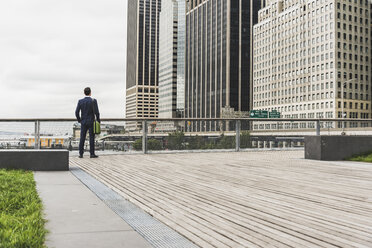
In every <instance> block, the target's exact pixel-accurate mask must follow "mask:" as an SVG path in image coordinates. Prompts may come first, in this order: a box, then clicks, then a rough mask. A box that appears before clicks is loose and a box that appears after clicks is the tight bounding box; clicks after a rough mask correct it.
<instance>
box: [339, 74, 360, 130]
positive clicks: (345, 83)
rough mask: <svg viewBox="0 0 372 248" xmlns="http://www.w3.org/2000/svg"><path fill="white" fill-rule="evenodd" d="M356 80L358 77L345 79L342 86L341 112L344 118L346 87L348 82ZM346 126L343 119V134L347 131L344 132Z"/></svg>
mask: <svg viewBox="0 0 372 248" xmlns="http://www.w3.org/2000/svg"><path fill="white" fill-rule="evenodd" d="M354 80H356V78H353V79H350V80H347V81H345V82H344V83H343V84H342V86H341V113H342V116H341V117H342V119H344V118H345V117H346V116H345V115H346V113H344V87H346V85H347V83H350V82H352V81H354ZM344 128H345V122H344V121H342V133H341V134H342V135H345V132H344Z"/></svg>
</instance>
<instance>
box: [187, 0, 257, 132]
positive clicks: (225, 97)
mask: <svg viewBox="0 0 372 248" xmlns="http://www.w3.org/2000/svg"><path fill="white" fill-rule="evenodd" d="M260 7H261V1H260V0H187V13H186V54H185V58H186V64H185V117H186V118H197V117H199V118H218V117H220V114H221V111H222V109H223V108H233V109H234V110H235V111H248V110H249V109H250V97H249V96H250V79H251V73H250V70H251V32H252V27H253V24H254V23H256V22H257V14H258V9H259V8H260ZM216 125H217V123H214V122H209V123H202V122H198V123H193V124H192V126H191V128H190V130H193V131H203V130H215V129H216Z"/></svg>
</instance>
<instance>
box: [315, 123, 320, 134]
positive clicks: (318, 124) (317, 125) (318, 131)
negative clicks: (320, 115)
mask: <svg viewBox="0 0 372 248" xmlns="http://www.w3.org/2000/svg"><path fill="white" fill-rule="evenodd" d="M316 135H320V120H317V121H316Z"/></svg>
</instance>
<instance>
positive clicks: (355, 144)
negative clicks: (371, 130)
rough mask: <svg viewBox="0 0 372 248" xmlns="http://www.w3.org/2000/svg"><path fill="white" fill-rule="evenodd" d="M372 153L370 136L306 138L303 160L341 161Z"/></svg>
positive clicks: (371, 138) (371, 137)
mask: <svg viewBox="0 0 372 248" xmlns="http://www.w3.org/2000/svg"><path fill="white" fill-rule="evenodd" d="M364 152H372V136H325V135H324V136H307V137H305V159H315V160H327V161H335V160H343V159H346V158H350V157H352V156H354V155H358V154H361V153H364Z"/></svg>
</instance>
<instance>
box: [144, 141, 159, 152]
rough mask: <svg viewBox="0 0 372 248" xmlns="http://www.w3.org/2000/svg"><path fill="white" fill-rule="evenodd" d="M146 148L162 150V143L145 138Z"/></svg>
mask: <svg viewBox="0 0 372 248" xmlns="http://www.w3.org/2000/svg"><path fill="white" fill-rule="evenodd" d="M147 148H148V149H149V150H154V151H157V150H162V149H163V146H162V144H161V142H160V141H159V140H156V139H149V140H147Z"/></svg>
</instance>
